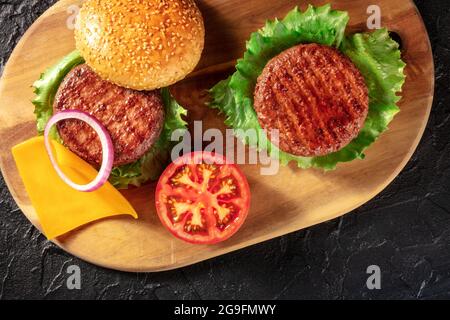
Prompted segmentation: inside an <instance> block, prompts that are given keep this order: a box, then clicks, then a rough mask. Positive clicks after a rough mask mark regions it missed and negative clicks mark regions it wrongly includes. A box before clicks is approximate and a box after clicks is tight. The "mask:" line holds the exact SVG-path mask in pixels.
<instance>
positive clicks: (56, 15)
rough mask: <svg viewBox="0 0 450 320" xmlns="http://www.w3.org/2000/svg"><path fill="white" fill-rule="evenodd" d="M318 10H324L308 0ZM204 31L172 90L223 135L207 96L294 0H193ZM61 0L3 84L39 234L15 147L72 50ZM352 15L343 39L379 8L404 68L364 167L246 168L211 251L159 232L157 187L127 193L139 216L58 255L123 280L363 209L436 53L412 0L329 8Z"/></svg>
mask: <svg viewBox="0 0 450 320" xmlns="http://www.w3.org/2000/svg"><path fill="white" fill-rule="evenodd" d="M310 2H311V3H312V4H314V5H322V4H325V1H310ZM198 3H199V6H200V9H201V11H202V12H203V15H204V18H205V23H206V34H207V36H206V49H205V52H204V56H203V58H202V61H201V62H200V65H199V67H198V69H197V71H196V72H195V73H194V74H193V75H191V76H190V77H189V78H188V79H186V80H185V81H183V82H181V83H179V84H177V85H176V86H174V87H173V88H172V92H173V93H174V95H175V96H176V97H177V99H178V100H179V101H180V103H181V104H182V105H184V106H186V107H187V108H188V109H189V111H190V114H189V122H190V123H191V124H192V122H193V121H194V120H203V121H204V127H205V128H204V129H207V128H212V127H219V128H224V126H223V118H222V117H221V116H218V115H217V113H216V112H215V111H211V110H208V109H207V108H206V107H204V102H205V101H206V99H207V94H206V93H205V89H208V88H210V87H211V86H212V85H213V84H215V83H216V82H217V81H218V80H221V79H224V78H225V77H226V76H228V75H229V74H230V73H231V72H232V69H231V68H230V66H233V65H234V60H235V59H236V58H239V57H240V56H241V55H242V54H243V51H244V47H245V41H246V40H247V39H248V37H249V35H250V33H251V32H253V31H255V30H256V29H258V28H260V27H261V26H262V25H263V24H264V22H265V20H266V19H273V18H275V17H280V18H282V17H284V16H285V14H286V13H287V12H288V11H289V10H290V9H292V8H293V7H294V6H295V5H300V7H301V8H302V9H304V8H305V7H306V4H307V2H306V1H294V0H278V1H267V0H247V1H242V0H199V1H198ZM80 4H81V1H76V0H62V1H60V2H58V3H57V4H56V5H55V6H53V7H52V8H50V9H49V10H48V11H47V12H45V14H44V15H43V16H42V17H40V18H39V19H38V20H37V21H36V22H35V23H34V25H33V26H32V27H31V28H30V29H29V30H28V32H27V33H26V34H25V36H24V37H23V38H22V40H21V41H20V43H19V44H18V45H17V47H16V49H15V50H14V52H13V54H12V56H11V58H10V60H9V62H8V64H7V66H6V68H5V70H4V73H3V78H2V80H1V84H0V140H1V143H0V164H1V169H2V172H3V176H4V177H5V179H6V182H7V184H8V186H9V189H10V191H11V193H12V195H13V197H14V199H15V200H16V202H17V204H18V205H19V207H20V208H21V209H22V211H23V212H24V214H25V215H26V216H27V218H28V219H29V220H30V221H31V222H32V223H33V224H34V225H35V226H36V227H38V228H39V221H38V220H37V217H36V213H35V210H34V209H33V207H32V206H31V204H30V200H29V198H28V196H27V194H26V192H25V190H24V186H23V184H22V181H21V179H20V177H19V175H18V173H17V169H16V167H15V164H14V161H13V159H12V155H11V151H10V150H11V147H12V146H14V145H16V144H17V143H19V142H21V141H24V140H26V139H28V138H30V137H32V136H35V135H36V130H35V120H34V115H33V106H32V104H31V103H30V100H32V98H33V92H32V88H31V85H32V83H33V82H34V81H35V80H36V79H37V78H38V77H39V75H40V73H41V72H43V71H44V70H45V69H46V68H47V67H49V66H51V65H52V64H54V63H55V62H57V61H58V60H59V59H61V58H62V57H63V56H64V55H66V54H67V53H69V52H71V51H72V50H73V49H74V39H73V31H72V30H71V29H69V28H68V27H67V22H68V20H69V24H70V22H71V15H72V14H73V9H74V8H75V7H71V5H80ZM332 4H333V8H335V9H341V10H347V11H349V13H350V17H351V20H350V24H349V25H350V28H349V31H351V32H353V31H363V30H365V29H366V21H367V17H368V14H367V13H366V11H367V8H368V6H369V5H372V4H378V5H379V6H380V7H381V10H382V24H383V26H386V27H388V28H389V29H390V30H392V31H395V32H397V33H398V34H399V35H400V37H401V39H402V43H403V49H402V51H403V57H404V60H405V61H406V62H407V64H408V67H407V68H406V73H407V81H406V84H405V86H404V91H403V99H402V101H401V102H400V108H401V113H400V114H399V115H398V116H397V117H396V118H395V120H394V121H393V123H392V124H391V126H390V131H389V132H387V133H385V134H384V135H383V136H382V137H381V138H380V139H379V140H378V141H377V142H376V143H375V144H374V145H373V146H372V147H371V148H370V149H369V150H368V152H367V158H366V159H365V160H363V161H361V160H359V161H354V162H352V163H348V164H341V165H340V166H339V168H338V170H336V171H333V172H327V173H325V172H322V171H320V170H314V169H313V170H300V169H296V168H294V167H293V166H292V167H291V166H290V167H285V168H282V169H281V171H280V173H279V174H278V175H277V176H261V175H260V174H259V168H258V167H257V166H243V170H244V172H245V174H246V175H247V177H248V179H249V183H250V187H251V191H252V198H253V202H252V206H251V211H250V214H249V217H248V220H247V222H246V224H245V225H244V227H243V228H242V229H241V231H240V232H239V233H238V234H237V235H236V236H235V237H233V238H232V239H230V240H229V241H227V242H225V243H223V244H219V245H215V246H195V245H190V244H186V243H184V242H181V241H179V240H177V239H175V238H174V237H172V236H171V235H170V234H169V232H167V231H166V230H165V229H164V228H163V227H162V225H161V224H160V222H159V220H158V218H157V216H156V213H155V207H154V195H153V194H154V184H150V185H147V186H145V187H142V188H139V189H133V190H128V191H126V192H124V194H125V196H126V197H127V198H128V199H129V200H130V202H131V203H132V204H133V205H134V207H135V208H136V210H137V211H138V212H139V214H140V219H139V220H137V221H134V220H133V219H130V218H126V217H119V218H113V219H107V220H103V221H100V222H96V223H92V224H90V225H88V226H85V227H83V228H80V229H79V230H76V231H74V232H71V233H70V234H68V235H66V236H64V237H62V238H60V239H59V240H58V241H57V242H56V243H57V245H59V246H60V247H61V248H63V249H64V250H66V251H68V252H70V253H72V254H73V255H75V256H78V257H80V258H82V259H84V260H86V261H89V262H91V263H94V264H97V265H100V266H104V267H108V268H113V269H118V270H124V271H144V272H149V271H161V270H168V269H174V268H178V267H182V266H186V265H190V264H193V263H196V262H199V261H202V260H205V259H209V258H212V257H216V256H219V255H222V254H225V253H227V252H231V251H234V250H237V249H240V248H244V247H247V246H250V245H253V244H256V243H259V242H262V241H265V240H268V239H271V238H275V237H278V236H281V235H284V234H287V233H290V232H293V231H296V230H299V229H302V228H306V227H309V226H312V225H315V224H318V223H321V222H324V221H327V220H330V219H333V218H336V217H338V216H341V215H343V214H345V213H347V212H350V211H351V210H353V209H355V208H357V207H359V206H361V205H362V204H364V203H365V202H367V201H369V200H370V199H372V198H373V197H374V196H376V195H377V194H378V193H379V192H381V191H382V190H383V189H384V188H385V187H386V186H387V185H388V184H389V183H390V182H391V181H392V180H393V179H394V178H395V177H396V176H397V175H398V174H399V172H400V171H401V170H402V169H403V168H404V166H405V165H406V163H407V162H408V160H409V159H410V157H411V155H412V154H413V152H414V150H415V149H416V147H417V145H418V143H419V141H420V138H421V137H422V134H423V131H424V129H425V126H426V124H427V120H428V116H429V113H430V110H431V104H432V99H433V90H434V66H433V59H432V52H431V47H430V43H429V39H428V36H427V32H426V30H425V27H424V24H423V22H422V20H421V17H420V15H419V13H418V11H417V9H416V7H415V5H414V4H413V2H412V1H410V0H399V1H392V0H379V1H373V0H342V1H332ZM386 214H389V213H388V212H386Z"/></svg>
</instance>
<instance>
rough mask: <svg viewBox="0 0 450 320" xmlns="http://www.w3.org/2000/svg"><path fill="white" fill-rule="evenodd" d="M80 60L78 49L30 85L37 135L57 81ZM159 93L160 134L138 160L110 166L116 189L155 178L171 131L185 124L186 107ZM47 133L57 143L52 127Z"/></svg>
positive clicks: (167, 152)
mask: <svg viewBox="0 0 450 320" xmlns="http://www.w3.org/2000/svg"><path fill="white" fill-rule="evenodd" d="M82 63H84V59H83V57H82V56H81V55H80V54H79V52H78V51H74V52H72V53H70V54H69V55H67V56H66V57H64V58H63V59H62V60H61V61H60V62H58V63H57V64H56V65H55V66H53V67H51V68H49V69H48V70H47V71H45V72H44V73H43V74H42V75H41V77H40V79H39V80H37V81H36V82H35V83H34V84H33V87H34V88H35V93H36V98H35V99H34V100H33V104H34V106H35V111H34V113H35V115H36V123H37V130H38V133H39V135H42V134H43V133H44V130H45V126H46V124H47V122H48V120H49V119H50V118H51V117H52V115H53V102H54V99H55V95H56V93H57V91H58V88H59V86H60V85H61V82H62V81H63V80H64V78H65V76H66V75H67V74H68V73H69V72H70V70H72V69H73V68H74V67H76V66H77V65H80V64H82ZM161 95H162V98H163V102H164V107H165V111H166V116H165V122H164V127H163V130H162V133H161V135H160V137H159V139H158V140H157V142H156V143H155V144H154V145H153V146H152V148H151V149H150V150H149V151H148V152H147V153H146V154H145V155H144V156H143V157H142V158H141V159H139V160H137V161H136V162H134V163H131V164H127V165H124V166H120V167H116V168H113V171H112V173H111V176H110V179H109V181H110V182H111V184H112V185H114V186H115V187H116V188H118V189H124V188H128V186H130V185H133V186H137V187H139V186H141V185H142V184H143V183H145V182H146V181H148V180H157V179H158V177H159V175H160V174H161V173H162V171H163V170H164V167H165V165H166V164H167V162H168V161H169V160H170V151H171V149H172V147H173V145H174V144H175V143H176V142H172V141H171V135H172V132H173V131H175V130H186V125H187V123H186V122H185V121H184V120H183V119H182V116H185V115H186V114H187V110H185V109H184V108H183V107H181V106H180V105H179V104H178V103H177V102H176V100H175V99H174V98H173V97H172V96H171V94H170V92H169V90H168V89H167V88H164V89H161ZM51 136H52V138H53V139H56V140H57V141H59V142H61V138H60V137H59V135H58V132H57V130H56V129H55V128H54V129H53V130H52V132H51Z"/></svg>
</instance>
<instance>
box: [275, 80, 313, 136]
mask: <svg viewBox="0 0 450 320" xmlns="http://www.w3.org/2000/svg"><path fill="white" fill-rule="evenodd" d="M274 77H275V78H276V79H277V80H278V81H280V79H279V77H277V75H276V74H274ZM278 81H275V83H274V84H273V86H272V88H271V89H272V92H273V93H274V95H275V105H280V106H281V107H282V108H283V111H284V112H285V114H283V115H282V116H281V117H279V120H280V123H283V124H284V125H285V126H288V127H290V128H294V130H295V131H297V133H299V135H300V136H301V137H303V132H302V131H301V128H300V127H299V126H297V125H296V122H297V119H296V118H297V117H296V114H295V113H293V112H292V108H291V103H290V101H289V100H288V99H287V97H285V95H284V93H280V90H278V89H277V86H279V85H280V82H281V81H280V82H278ZM283 120H284V121H283ZM290 132H291V130H289V131H288V133H290ZM280 134H281V132H280ZM288 138H289V140H290V141H291V142H292V141H293V138H292V136H291V135H288ZM303 142H304V143H305V142H306V141H303Z"/></svg>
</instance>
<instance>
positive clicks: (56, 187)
mask: <svg viewBox="0 0 450 320" xmlns="http://www.w3.org/2000/svg"><path fill="white" fill-rule="evenodd" d="M52 146H53V152H54V153H53V154H54V155H55V159H56V160H57V161H58V164H59V166H60V167H61V170H62V171H63V172H64V173H65V174H66V175H67V177H69V178H70V179H71V180H72V181H74V182H75V183H78V184H87V183H89V182H91V181H92V180H94V179H95V177H96V176H97V173H98V172H97V171H96V170H95V169H94V168H93V167H92V166H91V165H89V164H88V163H87V162H85V161H84V160H82V159H81V158H79V157H78V156H77V155H75V154H74V153H72V152H71V151H70V150H68V149H67V148H65V147H64V146H62V145H61V144H59V143H58V142H56V141H52ZM12 153H13V156H14V160H15V161H16V164H17V168H18V170H19V174H20V176H21V177H22V180H23V182H24V184H25V188H26V191H27V192H28V195H29V197H30V199H31V203H32V204H33V207H34V208H35V210H36V212H37V215H38V217H39V221H40V224H41V226H42V229H43V232H44V234H45V235H46V237H47V238H48V239H54V238H56V237H58V236H61V235H63V234H65V233H67V232H69V231H72V230H74V229H76V228H78V227H80V226H83V225H85V224H87V223H90V222H93V221H96V220H99V219H103V218H107V217H112V216H117V215H131V216H133V217H134V218H136V219H137V213H136V211H135V210H134V209H133V207H132V206H131V204H130V203H129V202H128V201H127V200H126V199H125V197H124V196H122V194H121V193H120V192H119V191H117V190H116V189H115V188H114V187H113V186H112V185H111V184H110V183H106V184H105V185H104V186H103V187H101V188H100V189H98V190H97V191H94V192H80V191H76V190H74V189H72V188H71V187H69V186H68V185H67V184H66V183H64V182H63V181H62V180H61V178H60V177H59V176H58V175H57V174H56V171H55V169H54V168H53V166H52V164H51V162H50V159H49V157H48V154H47V152H46V149H45V144H44V138H43V137H36V138H32V139H30V140H28V141H26V142H23V143H21V144H19V145H17V146H15V147H14V148H13V149H12Z"/></svg>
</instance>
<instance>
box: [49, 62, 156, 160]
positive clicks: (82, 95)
mask: <svg viewBox="0 0 450 320" xmlns="http://www.w3.org/2000/svg"><path fill="white" fill-rule="evenodd" d="M53 109H54V112H55V113H56V112H59V111H63V110H80V111H84V112H87V113H89V114H90V115H92V116H94V117H95V118H96V119H97V120H98V121H100V122H101V123H102V124H103V126H104V127H105V128H106V129H107V130H108V132H109V134H110V136H111V139H112V142H113V145H114V155H115V159H114V166H120V165H124V164H128V163H132V162H134V161H136V160H138V159H139V158H141V157H142V156H143V155H144V154H145V153H146V152H147V151H148V150H149V149H150V147H151V146H152V145H153V144H154V143H155V141H156V140H157V139H158V138H159V135H160V134H161V130H162V127H163V123H164V106H163V101H162V97H161V94H160V92H159V91H149V92H139V91H134V90H130V89H125V88H122V87H119V86H117V85H114V84H112V83H110V82H107V81H104V80H102V79H101V78H100V77H99V76H98V75H97V74H96V73H95V72H94V71H93V70H92V69H91V68H90V67H89V66H87V65H86V64H83V65H80V66H77V67H75V68H74V69H73V70H72V71H71V72H70V73H69V74H68V75H67V76H66V78H65V79H64V81H63V83H62V84H61V86H60V88H59V90H58V92H57V94H56V97H55V102H54V105H53ZM57 129H58V132H59V134H60V136H61V138H62V140H63V142H64V144H65V145H66V146H67V147H68V148H69V149H70V150H72V151H73V152H74V153H76V154H77V155H78V156H80V157H81V158H83V159H84V160H86V161H87V162H89V163H91V164H93V165H97V166H98V165H99V164H101V161H102V148H101V143H100V139H99V138H98V136H97V134H96V133H95V131H94V130H93V129H92V128H91V127H90V126H89V125H87V124H86V123H84V122H81V121H79V120H65V121H61V122H59V123H58V125H57Z"/></svg>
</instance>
